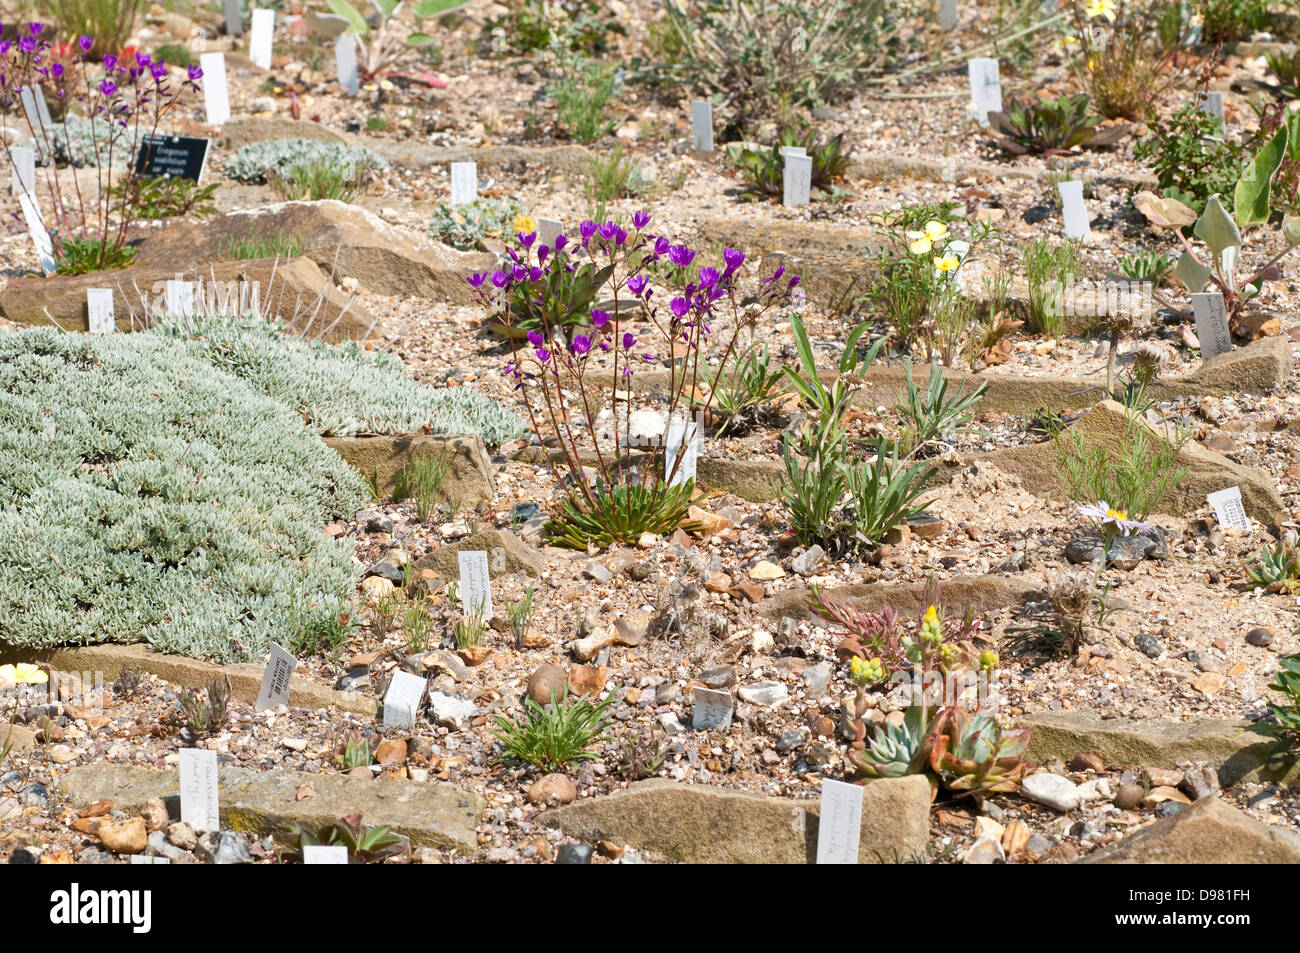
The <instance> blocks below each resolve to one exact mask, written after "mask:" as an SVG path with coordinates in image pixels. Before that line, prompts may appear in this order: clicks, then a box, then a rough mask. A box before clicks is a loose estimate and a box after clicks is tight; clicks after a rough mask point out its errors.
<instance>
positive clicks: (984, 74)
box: [966, 56, 1002, 126]
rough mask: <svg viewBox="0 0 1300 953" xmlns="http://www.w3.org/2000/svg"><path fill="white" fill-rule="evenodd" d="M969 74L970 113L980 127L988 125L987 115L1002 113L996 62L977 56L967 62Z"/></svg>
mask: <svg viewBox="0 0 1300 953" xmlns="http://www.w3.org/2000/svg"><path fill="white" fill-rule="evenodd" d="M966 68H967V70H968V71H969V73H970V101H971V111H972V112H974V114H975V118H976V119H977V120H978V121H979V124H980V125H981V126H987V125H988V124H989V113H996V112H1001V111H1002V80H1001V78H1000V77H999V76H998V61H997V60H995V59H990V58H989V57H984V56H977V57H976V58H975V59H972V60H969V61H967V64H966Z"/></svg>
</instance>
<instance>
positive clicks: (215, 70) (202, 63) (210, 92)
mask: <svg viewBox="0 0 1300 953" xmlns="http://www.w3.org/2000/svg"><path fill="white" fill-rule="evenodd" d="M199 68H200V69H202V70H203V106H204V109H206V110H207V114H208V115H207V123H208V125H209V126H220V125H221V124H222V123H224V122H226V121H227V120H228V119H229V118H230V88H229V87H228V86H227V85H226V54H225V53H202V54H200V55H199Z"/></svg>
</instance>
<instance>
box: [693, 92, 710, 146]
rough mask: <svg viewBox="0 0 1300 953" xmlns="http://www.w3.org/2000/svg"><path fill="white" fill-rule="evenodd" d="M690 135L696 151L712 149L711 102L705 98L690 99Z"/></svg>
mask: <svg viewBox="0 0 1300 953" xmlns="http://www.w3.org/2000/svg"><path fill="white" fill-rule="evenodd" d="M691 135H692V137H694V139H695V151H696V152H712V151H713V103H711V102H709V101H708V100H707V99H692V100H691Z"/></svg>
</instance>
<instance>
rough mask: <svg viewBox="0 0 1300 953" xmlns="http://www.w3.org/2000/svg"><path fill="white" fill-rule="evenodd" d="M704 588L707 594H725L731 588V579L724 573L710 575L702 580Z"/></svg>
mask: <svg viewBox="0 0 1300 953" xmlns="http://www.w3.org/2000/svg"><path fill="white" fill-rule="evenodd" d="M704 588H705V589H707V590H709V592H726V591H727V590H728V589H730V588H731V577H730V576H728V575H727V574H726V573H725V572H715V573H712V574H711V575H710V576H709V578H708V579H706V580H704Z"/></svg>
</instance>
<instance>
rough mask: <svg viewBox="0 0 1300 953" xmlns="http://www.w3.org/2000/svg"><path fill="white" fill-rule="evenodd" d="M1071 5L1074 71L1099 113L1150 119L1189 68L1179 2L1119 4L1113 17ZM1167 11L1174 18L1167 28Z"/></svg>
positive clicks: (1083, 5) (1127, 117) (1077, 4)
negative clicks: (1182, 50)
mask: <svg viewBox="0 0 1300 953" xmlns="http://www.w3.org/2000/svg"><path fill="white" fill-rule="evenodd" d="M1068 9H1069V11H1070V14H1071V16H1072V19H1073V24H1072V26H1073V35H1072V37H1071V38H1072V39H1073V40H1075V41H1076V43H1077V46H1075V47H1072V48H1074V49H1077V50H1078V53H1077V54H1076V55H1075V56H1074V58H1073V59H1072V60H1071V63H1070V65H1071V69H1072V71H1073V73H1074V75H1075V77H1076V79H1077V80H1078V82H1079V85H1080V86H1081V87H1083V88H1085V89H1087V90H1088V92H1089V93H1090V94H1091V96H1092V102H1093V105H1094V106H1095V107H1096V108H1097V111H1098V112H1100V113H1101V114H1102V115H1103V116H1105V117H1107V118H1108V119H1118V118H1120V117H1123V118H1126V119H1144V118H1145V117H1147V116H1148V115H1149V114H1150V113H1152V112H1153V111H1154V107H1153V103H1154V102H1155V101H1156V100H1157V99H1158V98H1159V97H1160V95H1161V94H1162V93H1164V92H1165V90H1167V89H1168V88H1169V87H1171V86H1173V85H1174V84H1175V83H1177V82H1178V80H1179V79H1180V78H1181V77H1182V75H1183V74H1184V72H1185V69H1184V68H1183V66H1182V65H1183V63H1184V61H1185V58H1184V57H1183V56H1180V55H1179V48H1180V46H1181V43H1180V41H1181V40H1182V39H1183V34H1182V23H1181V16H1180V14H1181V10H1180V8H1179V4H1177V3H1162V2H1155V3H1125V4H1122V5H1121V4H1115V5H1114V7H1113V8H1111V10H1110V14H1109V15H1108V16H1101V15H1098V14H1096V13H1093V14H1092V15H1089V14H1090V11H1093V10H1095V9H1096V8H1095V7H1092V6H1090V5H1087V4H1084V3H1072V4H1070V6H1069V8H1068ZM1167 13H1170V14H1172V22H1171V23H1169V24H1168V26H1167V28H1166V29H1165V30H1164V31H1163V32H1162V30H1161V17H1162V16H1164V15H1165V14H1167Z"/></svg>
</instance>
